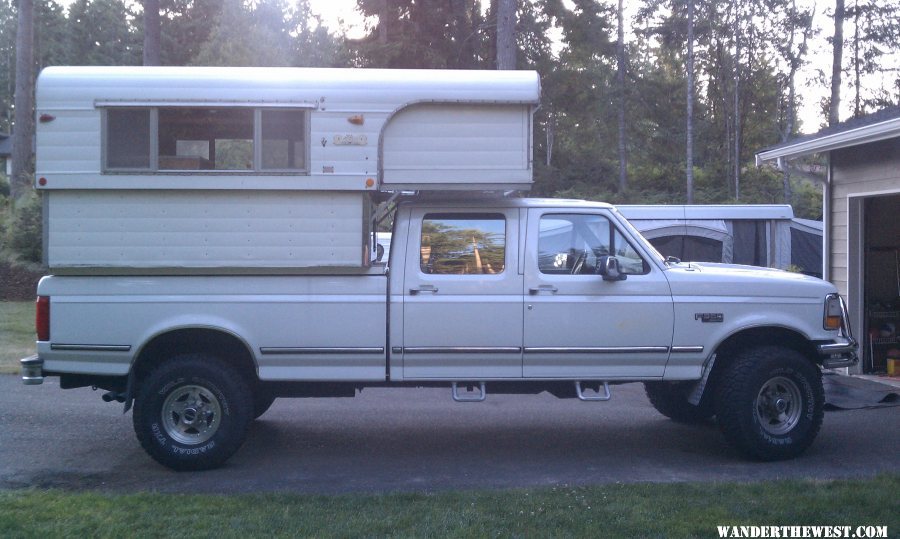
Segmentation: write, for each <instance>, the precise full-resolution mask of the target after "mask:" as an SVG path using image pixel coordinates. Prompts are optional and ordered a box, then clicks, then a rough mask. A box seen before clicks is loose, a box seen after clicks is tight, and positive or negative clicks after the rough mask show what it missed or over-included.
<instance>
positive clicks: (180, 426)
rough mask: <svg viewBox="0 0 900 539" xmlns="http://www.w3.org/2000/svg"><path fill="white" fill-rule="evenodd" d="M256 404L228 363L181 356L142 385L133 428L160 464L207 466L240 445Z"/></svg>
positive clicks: (213, 465) (215, 464)
mask: <svg viewBox="0 0 900 539" xmlns="http://www.w3.org/2000/svg"><path fill="white" fill-rule="evenodd" d="M252 406H253V404H252V401H251V394H250V390H249V389H248V387H247V384H246V383H245V382H244V380H243V379H242V378H241V377H240V373H238V372H237V371H236V370H235V369H233V368H232V367H231V366H230V365H228V364H226V363H224V362H222V361H219V360H217V359H216V358H213V357H209V356H204V355H196V354H191V355H185V356H179V357H176V358H173V359H172V360H170V361H167V362H166V363H164V364H163V365H161V366H160V367H158V368H157V369H156V370H154V371H153V372H151V373H150V374H149V375H148V376H147V377H146V378H145V379H144V381H143V382H142V383H141V384H140V386H139V388H138V393H137V396H136V398H135V402H134V418H133V419H134V431H135V433H136V434H137V438H138V441H140V443H141V446H142V447H143V448H144V450H145V451H146V452H147V453H148V454H149V455H150V456H151V457H153V459H154V460H156V461H157V462H159V463H160V464H162V465H164V466H167V467H169V468H172V469H173V470H179V471H181V470H207V469H211V468H216V467H219V466H221V465H222V464H223V463H224V462H225V461H226V460H227V459H228V458H229V457H231V455H233V454H234V453H235V452H236V451H237V450H238V448H240V446H241V444H242V443H243V442H244V438H245V436H246V432H247V427H248V425H249V424H250V421H251V419H252V418H251V415H250V413H251V410H252Z"/></svg>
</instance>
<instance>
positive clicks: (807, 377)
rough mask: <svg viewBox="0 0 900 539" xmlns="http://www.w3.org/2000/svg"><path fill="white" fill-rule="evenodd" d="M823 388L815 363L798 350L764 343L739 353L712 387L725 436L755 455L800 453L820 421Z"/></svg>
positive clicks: (774, 456)
mask: <svg viewBox="0 0 900 539" xmlns="http://www.w3.org/2000/svg"><path fill="white" fill-rule="evenodd" d="M824 407H825V392H824V390H823V388H822V375H821V371H820V370H819V368H818V367H817V366H816V365H815V364H813V363H812V362H810V361H809V360H808V359H806V358H805V357H803V356H802V355H801V354H800V353H798V352H796V351H794V350H791V349H787V348H782V347H778V346H763V347H759V348H754V349H751V350H747V351H744V352H741V353H739V354H738V356H737V357H736V358H735V360H734V361H733V362H732V363H731V364H730V365H728V366H727V367H726V370H725V372H723V374H722V378H721V380H720V382H719V386H718V388H717V391H716V400H715V408H716V417H717V419H718V422H719V427H720V429H721V430H722V433H723V434H724V435H725V438H726V440H727V441H728V442H729V443H730V444H731V445H732V446H734V447H735V448H736V449H737V450H738V451H740V452H741V453H743V454H744V455H746V456H748V457H750V458H753V459H757V460H765V461H771V460H784V459H790V458H794V457H796V456H798V455H800V454H801V453H803V452H804V451H805V450H806V449H807V448H808V447H809V446H810V445H811V444H812V442H813V440H814V439H815V437H816V435H817V434H818V433H819V428H820V427H821V426H822V417H823V415H824Z"/></svg>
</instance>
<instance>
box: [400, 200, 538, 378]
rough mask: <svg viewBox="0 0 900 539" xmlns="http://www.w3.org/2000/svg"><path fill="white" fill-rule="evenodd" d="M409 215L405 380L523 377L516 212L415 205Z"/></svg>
mask: <svg viewBox="0 0 900 539" xmlns="http://www.w3.org/2000/svg"><path fill="white" fill-rule="evenodd" d="M410 217H411V219H410V230H409V235H408V239H407V252H406V262H405V264H404V278H403V295H404V298H403V337H402V339H403V349H402V354H403V356H402V357H403V378H404V379H407V380H409V379H451V380H485V379H493V378H520V377H521V376H522V286H523V276H522V275H521V274H520V273H519V271H518V264H517V260H518V248H519V241H518V237H519V230H518V227H519V224H518V210H517V209H501V210H497V211H495V210H489V211H469V210H454V211H444V210H430V209H426V208H414V209H412V211H411V215H410Z"/></svg>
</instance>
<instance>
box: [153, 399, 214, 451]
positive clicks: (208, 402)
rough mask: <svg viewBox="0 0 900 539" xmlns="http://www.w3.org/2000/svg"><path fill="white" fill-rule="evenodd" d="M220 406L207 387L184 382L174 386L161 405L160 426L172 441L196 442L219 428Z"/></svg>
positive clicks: (210, 436) (200, 441)
mask: <svg viewBox="0 0 900 539" xmlns="http://www.w3.org/2000/svg"><path fill="white" fill-rule="evenodd" d="M221 418H222V406H221V405H220V404H219V399H217V398H216V396H215V395H214V394H213V393H212V392H211V391H210V390H208V389H207V388H205V387H203V386H198V385H187V386H181V387H179V388H176V389H175V390H174V391H172V393H170V394H169V396H168V397H166V401H165V402H164V403H163V407H162V420H163V426H164V428H165V430H166V434H168V435H169V436H170V437H171V438H172V439H173V440H175V441H176V442H179V443H182V444H185V445H197V444H202V443H203V442H205V441H207V440H209V439H210V438H212V437H213V435H214V434H215V433H216V431H217V430H219V422H220V421H221Z"/></svg>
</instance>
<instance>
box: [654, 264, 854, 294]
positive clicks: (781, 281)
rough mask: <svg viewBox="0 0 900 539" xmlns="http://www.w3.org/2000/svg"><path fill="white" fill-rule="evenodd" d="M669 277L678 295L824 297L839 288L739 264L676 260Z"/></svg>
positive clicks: (805, 278) (770, 269)
mask: <svg viewBox="0 0 900 539" xmlns="http://www.w3.org/2000/svg"><path fill="white" fill-rule="evenodd" d="M666 277H668V279H669V285H670V286H671V288H672V294H673V295H675V296H731V297H737V296H743V297H773V298H779V299H780V298H817V299H821V298H823V297H824V296H825V295H827V294H830V293H833V292H837V289H836V288H835V287H834V285H832V284H831V283H829V282H826V281H823V280H822V279H818V278H816V277H810V276H808V275H803V274H800V273H791V272H788V271H783V270H778V269H772V268H760V267H756V266H741V265H738V264H718V263H711V262H710V263H707V262H691V263H686V264H674V265H671V266H669V268H668V269H667V270H666ZM776 301H777V300H776Z"/></svg>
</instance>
